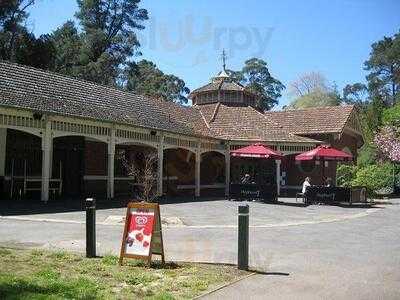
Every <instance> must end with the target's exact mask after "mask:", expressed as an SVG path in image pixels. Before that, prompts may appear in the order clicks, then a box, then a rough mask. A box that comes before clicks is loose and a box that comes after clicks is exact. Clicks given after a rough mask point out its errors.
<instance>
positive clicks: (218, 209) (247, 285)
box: [0, 199, 400, 299]
mask: <svg viewBox="0 0 400 300" xmlns="http://www.w3.org/2000/svg"><path fill="white" fill-rule="evenodd" d="M239 204H240V203H238V202H229V201H225V200H221V201H207V202H188V203H180V204H165V205H162V206H161V214H162V217H163V221H164V223H165V225H164V227H163V232H164V240H165V241H164V243H165V250H166V256H167V257H166V258H167V260H176V261H201V262H222V263H235V262H236V257H237V249H236V248H237V227H236V226H237V206H238V205H239ZM399 204H400V200H392V204H391V205H389V204H388V205H377V206H372V207H338V206H325V205H312V206H308V207H304V206H302V205H300V204H297V203H296V202H295V201H294V199H285V201H284V202H283V203H281V204H263V203H255V202H250V203H249V205H250V226H251V227H250V265H251V268H252V269H254V270H257V271H259V274H256V275H253V276H251V277H249V278H247V279H245V280H243V281H240V282H238V283H236V284H234V285H232V286H229V287H227V288H224V289H221V290H219V291H217V292H215V293H212V294H210V295H208V296H207V297H205V298H209V299H277V298H279V299H321V298H325V299H331V298H335V299H349V298H352V299H399V298H400V291H399V290H400V289H399V287H400V271H399V270H400V254H399V253H400V229H399V221H400V205H399ZM124 214H125V209H124V208H113V209H102V210H98V211H97V242H98V252H99V254H105V253H114V254H118V252H119V247H120V240H121V235H122V226H123V225H122V224H123V223H122V218H123V215H124ZM84 220H85V213H84V212H82V211H71V212H60V213H36V214H29V213H27V212H25V213H23V214H19V215H16V214H7V213H4V212H3V213H2V216H1V217H0V245H3V246H16V247H44V248H51V249H67V250H73V251H84V246H85V240H84V237H85V225H84Z"/></svg>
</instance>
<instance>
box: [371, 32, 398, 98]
mask: <svg viewBox="0 0 400 300" xmlns="http://www.w3.org/2000/svg"><path fill="white" fill-rule="evenodd" d="M364 65H365V70H367V71H369V72H370V73H369V75H368V76H367V80H368V86H369V89H370V90H372V91H374V92H375V93H376V94H378V95H379V96H380V97H382V100H383V101H384V102H385V103H386V104H387V105H394V104H395V103H396V101H399V98H400V96H399V94H400V33H397V34H395V35H394V36H393V37H384V38H383V40H381V41H378V42H376V43H373V44H372V51H371V54H370V57H369V59H368V60H367V61H366V62H365V64H364Z"/></svg>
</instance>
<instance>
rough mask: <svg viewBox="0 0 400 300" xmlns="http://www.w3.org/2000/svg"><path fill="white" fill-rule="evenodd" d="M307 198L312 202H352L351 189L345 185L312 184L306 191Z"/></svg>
mask: <svg viewBox="0 0 400 300" xmlns="http://www.w3.org/2000/svg"><path fill="white" fill-rule="evenodd" d="M306 197H307V200H308V201H309V202H311V203H313V202H320V203H337V202H350V199H351V189H350V188H344V187H336V186H332V187H327V186H315V185H314V186H310V187H308V188H307V191H306Z"/></svg>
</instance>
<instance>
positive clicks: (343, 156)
mask: <svg viewBox="0 0 400 300" xmlns="http://www.w3.org/2000/svg"><path fill="white" fill-rule="evenodd" d="M295 160H298V161H304V160H305V161H307V160H308V161H309V160H316V161H322V179H324V169H325V161H352V160H353V155H351V154H349V153H346V152H344V151H341V150H338V149H335V148H332V147H331V146H328V145H321V146H318V147H317V148H315V149H313V150H310V151H307V152H303V153H301V154H299V155H296V157H295Z"/></svg>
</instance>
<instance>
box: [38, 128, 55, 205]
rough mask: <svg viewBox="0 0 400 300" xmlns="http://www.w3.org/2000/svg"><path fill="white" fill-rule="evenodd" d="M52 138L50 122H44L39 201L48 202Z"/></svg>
mask: <svg viewBox="0 0 400 300" xmlns="http://www.w3.org/2000/svg"><path fill="white" fill-rule="evenodd" d="M52 148H53V137H52V134H51V121H50V120H47V121H46V127H45V129H44V131H43V135H42V191H41V192H42V193H41V200H42V201H45V202H47V201H49V185H50V176H51V174H50V168H51V161H52V157H51V156H52V152H53V151H52Z"/></svg>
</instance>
